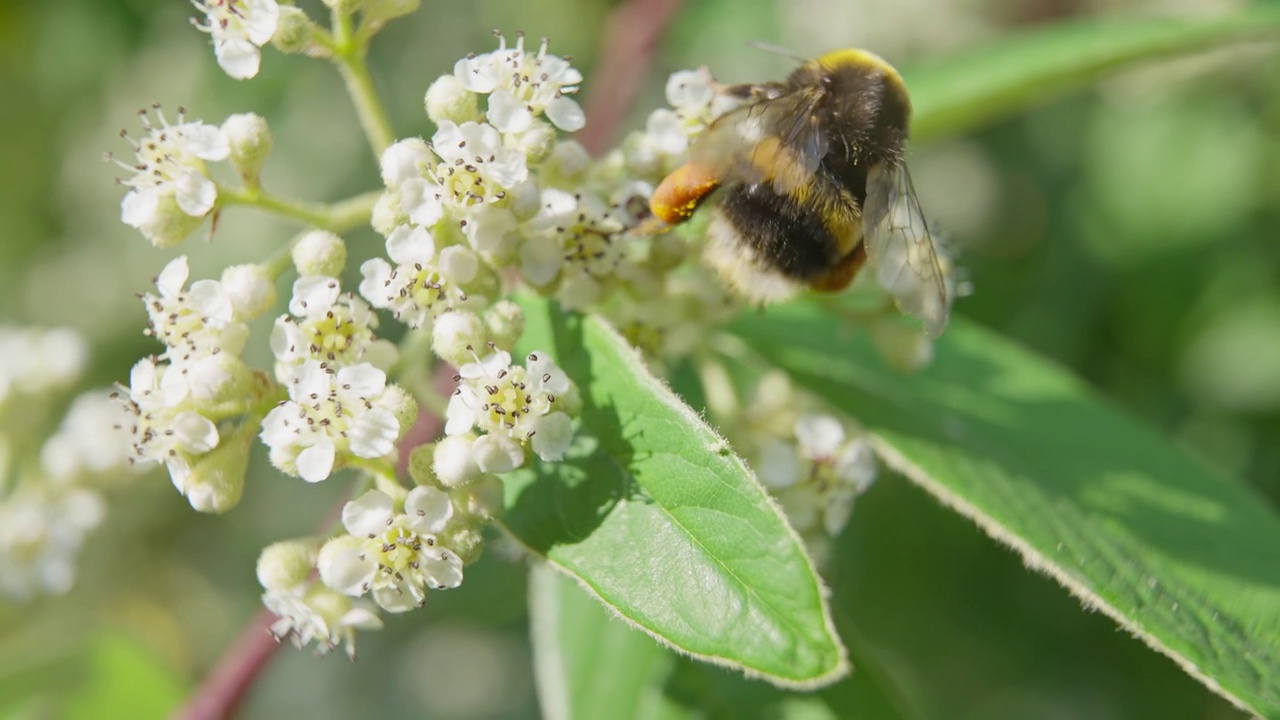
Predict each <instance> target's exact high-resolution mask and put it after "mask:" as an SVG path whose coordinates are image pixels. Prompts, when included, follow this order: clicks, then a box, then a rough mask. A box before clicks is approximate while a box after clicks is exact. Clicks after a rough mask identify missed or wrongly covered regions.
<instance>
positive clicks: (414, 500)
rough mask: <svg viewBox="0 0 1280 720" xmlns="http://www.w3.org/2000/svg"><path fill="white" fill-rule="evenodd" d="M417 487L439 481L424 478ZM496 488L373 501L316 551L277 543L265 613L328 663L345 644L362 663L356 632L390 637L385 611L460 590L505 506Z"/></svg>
mask: <svg viewBox="0 0 1280 720" xmlns="http://www.w3.org/2000/svg"><path fill="white" fill-rule="evenodd" d="M414 475H415V477H419V478H423V479H427V480H428V481H429V482H430V478H429V477H428V476H427V475H424V474H422V473H418V472H415V473H414ZM495 492H497V493H499V494H500V492H501V491H500V489H497V490H495V488H493V487H492V485H485V484H484V483H478V484H474V485H473V486H472V487H471V488H470V489H462V490H459V489H454V490H446V489H444V488H442V487H441V486H439V485H436V484H426V485H418V486H416V487H414V488H413V489H412V490H409V491H407V492H406V491H405V490H404V489H403V488H401V487H400V486H398V485H394V484H387V485H385V486H384V489H375V490H369V491H367V492H365V493H364V494H363V495H361V496H360V497H358V498H356V499H355V500H352V501H351V502H348V503H347V504H346V505H345V506H344V507H343V509H342V526H343V530H344V533H342V534H339V535H337V536H335V537H332V538H330V539H329V540H327V541H325V542H324V543H323V544H322V545H321V546H319V547H318V549H317V548H316V546H315V545H314V544H313V543H311V542H310V541H301V540H291V541H285V542H281V543H276V544H275V545H272V546H270V547H268V548H266V550H264V551H263V553H262V556H261V557H260V558H259V560H258V580H259V582H261V583H262V586H263V588H264V589H265V590H266V592H265V594H264V595H263V603H264V604H265V605H266V606H267V609H269V610H271V612H273V613H275V614H276V615H277V616H278V618H279V619H278V620H277V621H276V623H275V624H274V625H273V626H272V628H271V631H272V633H274V634H275V635H276V637H277V638H280V639H284V638H288V639H289V640H291V641H292V642H293V643H294V644H295V645H297V646H299V647H301V646H303V645H306V644H308V643H311V642H315V643H316V647H317V650H318V651H319V652H321V653H325V652H328V651H329V650H331V649H332V648H334V647H336V646H337V645H339V644H345V645H346V649H347V653H348V655H350V656H352V657H354V653H355V646H354V643H355V631H356V630H369V629H377V628H380V627H382V621H381V619H380V618H379V617H378V611H379V609H381V610H384V611H386V612H391V613H401V612H407V611H409V610H413V609H415V608H418V607H422V606H423V605H424V604H425V603H426V598H427V594H428V592H429V591H434V590H448V589H451V588H456V587H458V586H459V585H460V584H461V583H462V568H463V565H464V564H465V563H466V562H469V561H471V560H474V559H475V557H476V556H477V555H478V553H479V549H480V545H481V542H482V536H481V533H480V525H481V523H483V522H484V521H485V520H486V519H487V518H488V517H489V516H490V514H491V513H492V512H493V509H494V507H495V506H496V504H497V502H498V501H497V500H495V499H494V498H493V497H492V496H493V494H494V493H495Z"/></svg>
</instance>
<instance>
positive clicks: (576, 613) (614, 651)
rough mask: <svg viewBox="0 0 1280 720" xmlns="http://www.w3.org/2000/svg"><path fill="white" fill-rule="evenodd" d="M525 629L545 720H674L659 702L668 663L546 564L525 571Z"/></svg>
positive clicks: (643, 637) (654, 647)
mask: <svg viewBox="0 0 1280 720" xmlns="http://www.w3.org/2000/svg"><path fill="white" fill-rule="evenodd" d="M529 625H530V626H531V628H532V635H533V661H534V674H535V676H536V678H537V681H538V702H539V704H540V705H541V706H542V716H543V717H545V718H547V719H548V720H561V719H563V720H570V719H572V718H583V719H584V720H585V719H586V718H613V719H614V720H638V719H639V718H654V719H656V718H676V717H680V713H678V712H674V708H664V707H663V705H664V703H663V702H662V699H661V697H660V695H661V692H660V684H661V682H662V679H663V678H664V677H665V675H666V674H667V673H668V672H670V670H671V665H672V661H673V660H674V658H673V657H672V655H671V654H670V653H669V652H668V651H666V650H664V649H662V648H661V647H660V646H659V645H658V644H657V643H655V642H654V641H653V640H652V639H651V638H649V637H647V636H646V635H645V634H644V633H641V632H637V631H635V630H633V629H631V628H630V627H628V626H627V624H626V623H624V622H623V621H621V620H619V619H618V618H616V617H611V616H610V615H609V613H608V612H606V611H605V609H604V608H603V607H601V605H600V603H599V601H597V600H596V599H595V598H593V597H591V596H590V595H588V594H587V593H586V592H583V591H582V590H581V589H580V588H578V587H577V585H576V583H574V581H573V580H572V579H570V578H569V577H567V576H565V575H564V574H563V573H559V572H556V571H555V570H553V569H551V568H550V567H549V566H547V565H546V564H545V563H535V564H534V565H533V567H532V568H531V569H530V571H529Z"/></svg>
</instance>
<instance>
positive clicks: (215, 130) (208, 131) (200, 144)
mask: <svg viewBox="0 0 1280 720" xmlns="http://www.w3.org/2000/svg"><path fill="white" fill-rule="evenodd" d="M182 127H183V130H184V135H185V136H186V139H187V148H188V149H189V150H190V151H191V154H192V155H195V156H196V157H198V158H200V159H201V160H209V161H211V162H219V161H222V160H226V159H227V158H228V157H230V156H231V142H230V141H228V140H227V134H226V133H224V132H222V128H220V127H218V126H217V125H205V124H204V123H188V124H186V125H184V126H182Z"/></svg>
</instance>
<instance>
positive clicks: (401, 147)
mask: <svg viewBox="0 0 1280 720" xmlns="http://www.w3.org/2000/svg"><path fill="white" fill-rule="evenodd" d="M436 162H438V161H437V160H436V156H435V153H433V152H431V148H430V147H428V146H427V142H426V141H425V140H423V139H422V138H416V137H415V138H406V139H404V140H401V141H399V142H397V143H395V144H393V145H392V146H391V147H389V148H387V149H386V150H384V151H383V153H382V157H381V158H380V159H379V161H378V167H379V169H380V170H381V171H382V182H383V183H384V184H385V185H386V186H387V187H388V188H391V189H396V188H399V187H400V183H402V182H404V181H405V180H408V179H409V178H420V177H422V176H423V173H424V172H425V171H426V168H427V167H429V166H431V165H434V164H435V163H436Z"/></svg>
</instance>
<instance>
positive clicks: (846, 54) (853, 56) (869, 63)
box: [809, 48, 909, 98]
mask: <svg viewBox="0 0 1280 720" xmlns="http://www.w3.org/2000/svg"><path fill="white" fill-rule="evenodd" d="M809 62H810V63H813V64H814V65H817V66H819V67H824V68H827V69H828V70H834V69H836V68H839V67H842V66H844V67H857V68H862V67H872V68H875V69H876V70H879V71H880V72H882V73H884V75H885V77H886V78H888V80H889V82H891V83H893V84H894V85H896V86H897V87H898V90H900V91H901V92H902V96H903V97H904V98H905V97H909V95H908V93H907V84H906V82H904V81H903V80H902V76H901V75H899V74H898V71H897V70H896V69H895V68H894V67H893V66H892V65H890V64H889V63H888V61H886V60H885V59H884V58H882V57H880V56H879V55H876V54H875V53H873V52H867V51H866V50H859V49H857V48H846V49H844V50H832V51H831V52H829V53H827V54H825V55H820V56H819V57H818V58H817V59H815V60H810V61H809Z"/></svg>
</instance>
